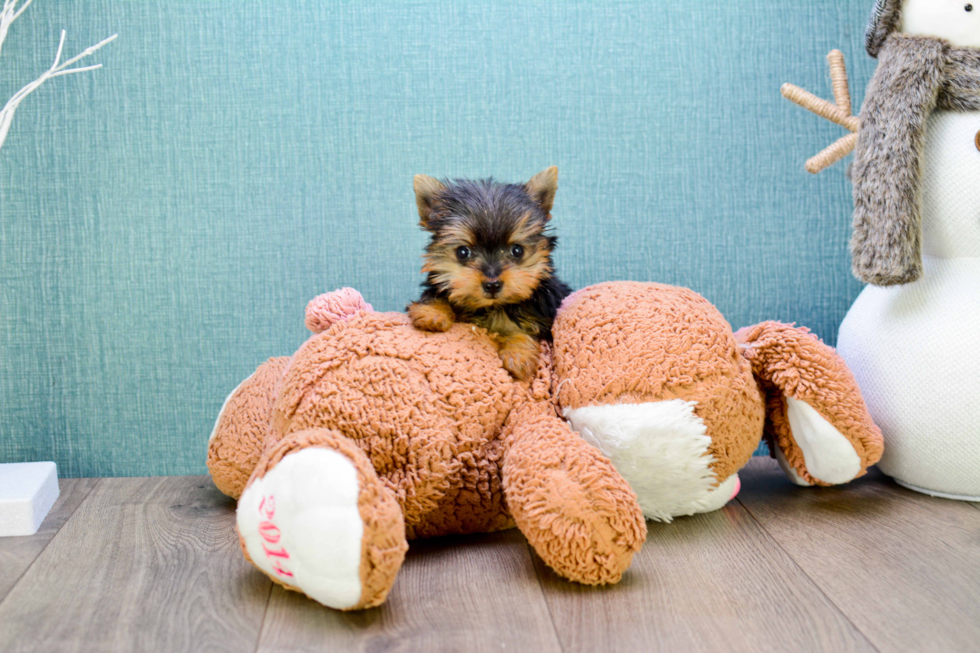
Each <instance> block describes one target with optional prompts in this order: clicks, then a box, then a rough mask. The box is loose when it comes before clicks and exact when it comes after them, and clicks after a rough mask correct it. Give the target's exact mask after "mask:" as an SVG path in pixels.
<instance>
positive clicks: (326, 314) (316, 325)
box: [306, 288, 374, 333]
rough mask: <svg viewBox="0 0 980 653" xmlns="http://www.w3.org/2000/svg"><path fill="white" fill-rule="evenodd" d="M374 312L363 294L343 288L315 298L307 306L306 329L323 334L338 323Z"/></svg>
mask: <svg viewBox="0 0 980 653" xmlns="http://www.w3.org/2000/svg"><path fill="white" fill-rule="evenodd" d="M373 310H374V308H373V307H372V306H371V305H370V304H368V303H367V302H366V301H364V297H362V296H361V293H359V292H357V291H356V290H354V289H353V288H341V289H339V290H335V291H333V292H328V293H324V294H322V295H319V296H318V297H314V298H313V299H312V300H311V301H310V303H309V304H307V305H306V328H307V329H309V330H310V331H312V332H313V333H322V332H324V331H326V330H327V329H329V328H330V327H331V326H333V325H334V324H336V323H337V322H341V321H343V320H347V319H349V318H351V317H353V316H355V315H358V314H360V313H370V312H371V311H373Z"/></svg>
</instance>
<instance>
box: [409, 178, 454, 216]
mask: <svg viewBox="0 0 980 653" xmlns="http://www.w3.org/2000/svg"><path fill="white" fill-rule="evenodd" d="M414 186H415V203H416V204H418V207H419V226H421V227H422V228H423V229H427V228H428V226H429V215H430V214H431V213H432V207H433V205H434V204H435V202H436V199H437V198H438V197H439V195H440V194H441V193H442V192H443V191H444V190H446V187H445V186H443V185H442V182H440V181H439V180H438V179H433V178H432V177H430V176H428V175H415V182H414Z"/></svg>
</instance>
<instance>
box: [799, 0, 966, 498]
mask: <svg viewBox="0 0 980 653" xmlns="http://www.w3.org/2000/svg"><path fill="white" fill-rule="evenodd" d="M866 46H867V49H868V52H869V54H871V56H873V57H877V58H878V59H879V65H878V68H877V70H876V72H875V75H874V78H873V79H872V81H871V84H870V85H869V87H868V92H867V95H866V98H865V101H864V104H863V106H862V108H861V113H860V116H858V117H853V116H851V114H850V98H849V96H848V92H847V84H846V74H845V73H844V68H843V59H842V56H841V55H840V53H839V52H836V51H835V52H834V53H831V57H830V60H831V75H832V78H833V82H834V95H835V98H836V103H835V104H831V103H828V102H825V101H822V100H819V99H818V98H816V97H814V96H812V95H810V94H808V93H806V92H805V91H802V90H801V89H798V88H796V87H793V86H791V85H786V86H784V87H783V94H784V95H785V96H786V97H788V98H789V99H791V100H793V101H795V102H797V103H798V104H801V105H803V106H805V107H807V108H809V109H811V110H812V111H814V112H816V113H818V114H820V115H821V116H823V117H825V118H828V119H829V120H833V121H834V122H837V123H839V124H841V125H844V126H846V127H848V128H850V129H851V131H854V132H856V133H855V134H852V135H851V136H848V137H845V138H844V139H841V141H839V142H838V143H836V144H834V145H833V146H831V147H830V148H828V149H827V150H825V151H824V152H822V153H821V154H819V155H817V156H816V157H814V158H813V159H811V160H810V161H809V162H808V163H807V169H808V170H809V171H811V172H819V171H820V170H821V169H823V168H824V167H826V166H827V165H830V164H832V163H834V162H835V161H837V160H839V159H840V158H842V157H843V156H844V155H846V154H847V153H848V152H849V151H850V150H851V149H854V150H855V160H854V165H853V168H852V170H851V180H852V182H853V184H854V236H853V239H852V241H851V253H852V256H853V270H854V274H855V275H856V276H857V277H858V278H859V279H861V280H862V281H865V282H867V283H868V284H871V285H868V286H867V287H866V288H865V289H864V290H863V291H862V292H861V294H860V295H859V296H858V298H857V300H856V301H855V302H854V304H853V306H851V309H850V311H849V312H848V313H847V316H846V317H845V318H844V321H843V322H842V323H841V326H840V333H839V336H838V340H837V350H838V353H839V354H840V355H841V356H842V357H843V358H844V360H845V361H846V362H847V364H848V366H849V367H850V368H851V370H852V371H853V373H854V376H855V378H856V379H857V382H858V385H859V386H860V387H861V391H862V393H863V395H864V398H865V401H866V402H867V405H868V408H869V409H870V411H871V415H872V417H873V418H874V420H875V422H876V423H877V424H878V426H879V427H880V428H881V431H882V433H883V435H884V438H885V452H884V456H883V457H882V459H881V462H880V464H879V466H880V468H881V469H882V471H884V472H885V473H886V474H888V475H889V476H891V477H893V478H894V479H895V481H896V482H898V483H899V484H901V485H903V486H905V487H908V488H910V489H912V490H917V491H919V492H924V493H926V494H931V495H935V496H941V497H946V498H950V499H963V500H968V501H980V0H977V3H976V5H974V4H972V3H971V1H970V0H878V2H877V3H876V5H875V8H874V13H873V15H872V19H871V23H870V25H869V27H868V33H867V39H866Z"/></svg>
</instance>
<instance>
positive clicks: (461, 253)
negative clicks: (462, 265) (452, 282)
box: [456, 247, 471, 261]
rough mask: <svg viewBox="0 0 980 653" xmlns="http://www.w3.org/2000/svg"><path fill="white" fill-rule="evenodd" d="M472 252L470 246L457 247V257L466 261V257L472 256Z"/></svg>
mask: <svg viewBox="0 0 980 653" xmlns="http://www.w3.org/2000/svg"><path fill="white" fill-rule="evenodd" d="M470 254H471V252H470V248H469V247H457V248H456V258H458V259H459V260H460V261H465V260H466V259H468V258H469V257H470Z"/></svg>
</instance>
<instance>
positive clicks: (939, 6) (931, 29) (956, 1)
mask: <svg viewBox="0 0 980 653" xmlns="http://www.w3.org/2000/svg"><path fill="white" fill-rule="evenodd" d="M967 5H972V7H973V10H972V11H966V7H967ZM901 31H902V32H904V33H906V34H916V35H919V36H936V37H939V38H941V39H946V40H947V41H949V42H950V43H952V44H953V45H955V46H958V47H961V48H976V47H980V3H974V2H968V0H906V2H905V5H904V6H903V7H902V29H901Z"/></svg>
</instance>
